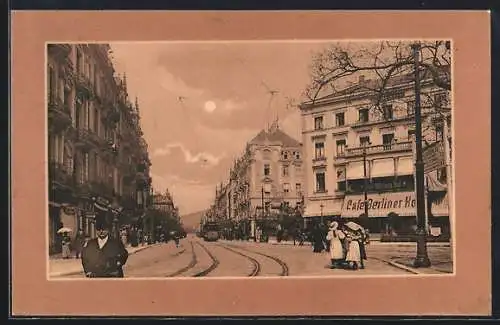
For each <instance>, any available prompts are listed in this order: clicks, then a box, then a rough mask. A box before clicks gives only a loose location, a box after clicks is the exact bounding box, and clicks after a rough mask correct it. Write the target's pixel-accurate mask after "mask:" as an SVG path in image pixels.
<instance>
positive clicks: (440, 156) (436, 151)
mask: <svg viewBox="0 0 500 325" xmlns="http://www.w3.org/2000/svg"><path fill="white" fill-rule="evenodd" d="M444 158H445V154H444V145H443V141H439V142H435V143H433V144H431V145H429V146H427V147H426V148H424V149H423V150H422V159H423V161H424V173H426V174H427V173H430V172H432V171H434V170H437V169H440V168H443V167H446V161H445V159H444Z"/></svg>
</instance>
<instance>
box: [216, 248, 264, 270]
mask: <svg viewBox="0 0 500 325" xmlns="http://www.w3.org/2000/svg"><path fill="white" fill-rule="evenodd" d="M217 246H219V247H222V248H224V249H227V250H228V251H230V252H232V253H235V254H237V255H240V256H243V257H245V258H246V259H248V260H249V261H250V262H251V263H252V266H253V267H252V271H251V272H250V273H249V274H247V276H249V277H254V276H258V275H259V274H260V270H261V265H260V263H259V261H257V260H256V259H255V258H253V257H251V256H249V255H247V254H243V253H242V252H238V251H237V250H235V249H233V248H230V247H227V246H226V245H222V244H218V245H217Z"/></svg>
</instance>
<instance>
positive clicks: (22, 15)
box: [11, 11, 491, 316]
mask: <svg viewBox="0 0 500 325" xmlns="http://www.w3.org/2000/svg"><path fill="white" fill-rule="evenodd" d="M11 17H12V20H11V21H12V37H11V42H12V43H11V45H12V47H11V48H12V52H11V55H12V56H11V57H12V61H11V62H12V80H11V81H12V89H13V90H12V107H11V113H12V114H11V125H12V136H11V139H12V161H11V163H12V187H11V193H12V215H11V234H12V236H11V263H12V264H11V281H12V305H11V313H12V314H13V315H15V316H22V315H25V316H28V315H30V316H35V315H36V316H42V315H53V316H63V315H64V316H69V315H101V316H108V315H114V316H119V315H123V316H124V315H141V316H201V315H203V316H220V315H304V316H312V315H331V316H334V315H343V316H357V315H371V316H374V315H490V314H491V244H490V239H491V237H490V234H491V231H490V227H491V211H490V198H491V185H490V183H491V180H490V169H491V168H490V160H491V159H490V157H491V153H490V141H491V139H490V89H491V88H490V73H491V72H490V45H489V41H490V36H489V14H488V12H451V11H450V12H430V11H427V12H424V11H423V12H390V13H389V12H300V11H296V12H161V11H158V12H153V11H149V12H147V11H146V12H144V11H143V12H132V11H128V12H112V11H111V12H50V11H45V12H35V11H24V12H13V13H12V16H11ZM137 26H141V28H137ZM394 38H399V39H403V38H405V39H430V38H432V39H451V40H452V42H453V51H454V52H453V60H454V67H453V103H454V104H453V109H454V111H453V119H452V120H453V122H452V123H453V130H452V132H453V139H454V160H455V161H454V162H455V165H454V174H455V194H454V196H455V207H454V209H453V210H454V212H455V215H454V216H451V217H452V218H454V220H455V226H454V230H455V234H454V238H455V243H454V247H453V250H454V251H455V255H454V258H453V263H454V268H455V274H454V275H453V276H422V277H420V276H408V277H389V276H379V277H359V278H355V277H349V278H347V277H346V278H344V277H339V278H336V277H332V278H328V277H322V278H319V277H317V278H306V277H303V278H297V277H293V278H262V279H251V280H247V279H228V278H219V279H184V280H182V281H177V280H168V281H161V279H160V280H159V279H155V280H150V279H148V280H134V281H130V280H127V279H125V280H106V281H95V282H93V283H90V282H89V281H78V280H73V281H49V280H48V279H47V253H46V251H47V250H46V245H47V243H46V232H45V229H46V216H45V215H44V214H45V213H46V205H47V199H46V195H47V193H46V192H47V186H46V184H47V183H46V182H47V180H46V162H45V160H46V158H45V156H46V139H45V138H46V136H45V134H46V130H45V128H46V121H45V120H46V114H45V109H44V108H45V96H44V93H45V87H44V84H45V75H44V73H45V46H46V42H50V41H54V42H65V41H67V42H79V41H81V42H87V41H89V40H95V41H98V42H104V41H167V40H175V41H181V40H284V39H290V40H310V39H325V40H340V39H363V40H367V39H394ZM471 94H474V95H472V96H471ZM472 113H473V114H472ZM471 157H474V159H471ZM361 289H362V290H361ZM96 290H99V291H101V292H109V294H106V295H96V294H95V291H96ZM76 292H78V294H75V293H76ZM68 293H71V299H68V296H67V294H68ZM130 293H133V295H131V294H130ZM166 293H168V294H166ZM336 293H340V294H336ZM381 298H383V299H381Z"/></svg>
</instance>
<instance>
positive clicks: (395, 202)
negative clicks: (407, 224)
mask: <svg viewBox="0 0 500 325" xmlns="http://www.w3.org/2000/svg"><path fill="white" fill-rule="evenodd" d="M365 204H366V205H367V207H368V217H386V216H387V215H388V214H389V213H391V212H392V213H396V214H398V215H401V216H415V209H416V204H417V202H416V200H415V193H414V192H400V193H383V194H368V195H367V201H366V203H365V197H364V195H346V197H345V199H344V204H343V206H342V217H344V218H356V217H359V216H360V215H362V214H364V213H365Z"/></svg>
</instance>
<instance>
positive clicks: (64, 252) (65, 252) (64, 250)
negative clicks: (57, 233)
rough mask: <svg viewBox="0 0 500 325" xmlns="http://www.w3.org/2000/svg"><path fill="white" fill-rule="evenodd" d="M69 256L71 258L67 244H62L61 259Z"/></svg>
mask: <svg viewBox="0 0 500 325" xmlns="http://www.w3.org/2000/svg"><path fill="white" fill-rule="evenodd" d="M70 256H71V249H70V247H69V244H63V245H62V257H63V258H68V257H70Z"/></svg>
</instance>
